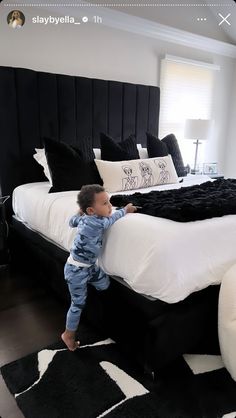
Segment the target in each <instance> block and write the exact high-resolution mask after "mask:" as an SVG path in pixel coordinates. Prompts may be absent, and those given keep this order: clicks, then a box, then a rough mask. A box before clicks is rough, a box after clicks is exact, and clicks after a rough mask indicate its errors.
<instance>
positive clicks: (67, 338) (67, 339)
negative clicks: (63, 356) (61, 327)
mask: <svg viewBox="0 0 236 418" xmlns="http://www.w3.org/2000/svg"><path fill="white" fill-rule="evenodd" d="M61 339H62V341H64V343H65V345H66V346H67V347H68V349H69V350H70V351H75V350H76V349H77V348H79V346H80V342H79V341H75V333H72V332H70V331H65V332H63V334H61Z"/></svg>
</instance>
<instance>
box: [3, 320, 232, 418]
mask: <svg viewBox="0 0 236 418" xmlns="http://www.w3.org/2000/svg"><path fill="white" fill-rule="evenodd" d="M80 339H81V348H80V349H78V350H76V351H75V352H69V351H68V350H67V349H65V347H64V346H63V344H62V343H58V344H55V345H54V346H51V347H49V348H47V349H43V350H41V351H39V352H38V353H34V354H31V355H28V356H27V357H24V358H22V359H20V360H17V361H15V362H13V363H10V364H8V365H6V366H4V367H2V369H1V372H2V375H3V378H4V380H5V382H6V384H7V386H8V388H9V390H10V392H11V393H12V395H13V396H14V397H15V399H16V402H17V404H18V406H19V407H20V409H21V410H22V412H23V414H24V415H25V417H26V418H100V417H107V418H118V417H119V418H138V417H139V418H218V417H219V418H222V417H224V418H235V417H236V382H234V381H233V380H232V379H231V377H230V375H229V374H228V372H227V371H226V369H225V368H224V366H223V364H222V360H221V357H220V356H208V355H186V356H184V357H181V358H180V359H179V360H178V361H176V362H175V364H172V365H171V366H170V367H169V368H166V369H165V370H163V371H162V373H158V374H157V376H156V379H155V381H153V380H152V379H151V378H150V376H146V375H144V374H143V372H142V370H141V368H139V366H137V365H136V364H135V363H133V361H132V360H130V359H128V358H127V357H126V356H124V355H123V354H122V353H120V351H119V349H118V347H117V345H116V344H115V343H114V342H113V341H112V340H110V339H109V338H104V337H103V338H102V337H101V336H99V335H97V334H96V333H95V332H94V331H91V330H89V329H88V328H86V327H85V326H81V327H80Z"/></svg>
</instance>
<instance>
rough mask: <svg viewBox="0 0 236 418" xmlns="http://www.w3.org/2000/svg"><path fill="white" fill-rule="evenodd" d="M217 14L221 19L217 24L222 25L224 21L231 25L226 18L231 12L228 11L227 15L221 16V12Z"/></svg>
mask: <svg viewBox="0 0 236 418" xmlns="http://www.w3.org/2000/svg"><path fill="white" fill-rule="evenodd" d="M218 16H220V18H221V19H222V20H221V21H220V23H219V26H220V25H222V23H226V24H227V25H229V26H231V23H230V22H229V21H228V18H229V17H230V16H231V13H228V14H227V16H225V17H224V16H223V15H222V14H221V13H218Z"/></svg>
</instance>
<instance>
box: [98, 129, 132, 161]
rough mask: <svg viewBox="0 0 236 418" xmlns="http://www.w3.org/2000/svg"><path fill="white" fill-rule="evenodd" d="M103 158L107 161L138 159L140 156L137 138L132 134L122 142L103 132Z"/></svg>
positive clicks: (101, 137)
mask: <svg viewBox="0 0 236 418" xmlns="http://www.w3.org/2000/svg"><path fill="white" fill-rule="evenodd" d="M100 140H101V159H102V160H106V161H122V160H137V159H138V158H140V157H139V152H138V148H137V145H136V138H135V136H134V135H130V136H129V137H128V138H127V139H125V140H124V141H121V142H115V141H114V139H112V138H111V137H109V136H107V135H105V134H103V133H101V134H100Z"/></svg>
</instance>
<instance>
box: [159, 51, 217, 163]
mask: <svg viewBox="0 0 236 418" xmlns="http://www.w3.org/2000/svg"><path fill="white" fill-rule="evenodd" d="M219 69H220V68H219V67H218V66H216V65H212V64H207V63H204V62H199V61H192V60H187V59H182V58H179V57H174V56H169V55H167V56H166V57H165V59H163V60H162V63H161V80H160V88H161V110H160V138H163V137H164V136H165V135H167V134H170V133H174V134H175V136H176V138H177V139H178V142H179V145H180V148H181V152H182V155H183V159H184V162H185V164H187V163H189V164H190V165H191V166H192V165H193V160H194V151H195V148H194V147H193V142H191V141H189V140H188V139H184V125H185V120H186V119H212V97H213V86H214V74H215V70H219ZM199 139H200V140H201V138H199ZM204 145H205V144H204V142H203V143H202V145H201V146H200V147H199V155H198V161H199V162H204V148H205V147H204Z"/></svg>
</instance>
